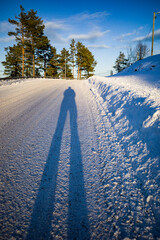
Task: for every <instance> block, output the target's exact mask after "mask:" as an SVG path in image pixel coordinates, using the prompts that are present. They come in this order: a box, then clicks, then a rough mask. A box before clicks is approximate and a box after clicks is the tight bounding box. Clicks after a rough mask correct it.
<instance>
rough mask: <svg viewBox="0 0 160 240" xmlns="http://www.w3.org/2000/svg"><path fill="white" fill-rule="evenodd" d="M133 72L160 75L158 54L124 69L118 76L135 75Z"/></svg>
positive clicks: (159, 55) (159, 57)
mask: <svg viewBox="0 0 160 240" xmlns="http://www.w3.org/2000/svg"><path fill="white" fill-rule="evenodd" d="M135 72H138V73H140V72H143V73H144V72H145V73H148V72H149V73H155V72H158V73H160V54H158V55H154V56H151V57H147V58H144V59H143V60H141V61H137V62H135V63H134V64H132V65H131V66H130V67H128V68H126V69H124V70H123V71H122V72H121V73H119V75H121V74H122V73H123V74H128V73H135Z"/></svg>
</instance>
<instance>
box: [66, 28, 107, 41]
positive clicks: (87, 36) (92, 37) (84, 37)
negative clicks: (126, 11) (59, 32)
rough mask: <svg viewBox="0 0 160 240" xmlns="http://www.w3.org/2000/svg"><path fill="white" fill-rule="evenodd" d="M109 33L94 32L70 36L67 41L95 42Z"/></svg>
mask: <svg viewBox="0 0 160 240" xmlns="http://www.w3.org/2000/svg"><path fill="white" fill-rule="evenodd" d="M108 32H110V30H106V31H104V32H100V31H96V32H90V33H88V34H71V35H70V36H69V37H68V39H73V38H74V39H75V40H95V39H97V38H100V37H102V36H104V35H105V34H106V33H108Z"/></svg>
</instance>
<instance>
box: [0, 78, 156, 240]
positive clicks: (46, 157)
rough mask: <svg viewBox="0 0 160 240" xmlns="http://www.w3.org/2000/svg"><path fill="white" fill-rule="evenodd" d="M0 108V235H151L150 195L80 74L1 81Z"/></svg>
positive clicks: (36, 238) (34, 239)
mask: <svg viewBox="0 0 160 240" xmlns="http://www.w3.org/2000/svg"><path fill="white" fill-rule="evenodd" d="M0 108H1V110H0V136H1V137H0V152H1V198H0V200H1V233H0V239H3V240H8V239H12V240H15V239H27V240H42V239H44V240H46V239H69V240H72V239H79V240H83V239H125V238H126V239H133V238H134V239H158V238H157V236H158V222H157V221H158V220H157V218H156V215H155V213H154V211H153V209H152V208H151V206H150V204H149V202H150V199H149V198H148V199H147V201H146V197H145V193H144V191H143V189H142V187H141V183H140V181H139V179H137V177H136V176H135V174H134V171H133V170H134V166H133V165H132V163H131V162H130V160H129V159H128V158H127V155H126V152H125V150H124V148H123V146H122V143H121V139H118V137H117V135H116V131H115V129H114V125H113V124H112V123H111V122H110V120H109V117H108V116H107V115H106V114H104V113H103V111H102V109H101V105H100V104H99V103H98V102H97V101H96V99H95V98H94V95H93V93H92V91H91V89H90V88H89V87H88V85H87V84H86V82H85V81H71V80H70V81H64V80H41V79H36V80H27V81H24V82H21V83H14V84H12V85H7V86H4V87H1V88H0ZM126 163H127V164H126Z"/></svg>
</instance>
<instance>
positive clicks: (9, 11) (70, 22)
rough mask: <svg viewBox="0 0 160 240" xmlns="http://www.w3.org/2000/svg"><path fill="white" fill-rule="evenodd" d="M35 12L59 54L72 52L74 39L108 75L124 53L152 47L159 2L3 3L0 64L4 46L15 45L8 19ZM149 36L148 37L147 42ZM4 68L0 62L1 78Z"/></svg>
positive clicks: (159, 33)
mask: <svg viewBox="0 0 160 240" xmlns="http://www.w3.org/2000/svg"><path fill="white" fill-rule="evenodd" d="M20 5H22V6H23V7H24V8H25V11H28V10H30V9H34V10H36V11H37V15H38V16H39V17H41V18H42V19H43V21H44V24H45V26H46V28H45V35H47V36H48V38H49V40H50V42H51V44H52V45H53V46H55V47H56V49H57V52H58V53H60V51H61V50H62V48H63V47H66V48H67V49H69V44H70V41H71V39H72V38H74V39H75V40H76V41H81V42H82V43H83V44H84V45H85V46H87V47H88V48H89V49H90V51H91V52H92V53H93V54H94V56H95V59H96V61H97V66H96V69H95V74H96V75H100V76H106V75H109V74H110V70H112V69H113V65H114V62H115V60H116V58H117V57H118V55H119V52H120V51H122V52H124V53H125V55H126V56H127V51H128V50H127V49H128V48H129V47H132V48H134V47H135V45H136V44H137V42H138V41H139V40H141V41H142V42H143V43H145V44H147V46H148V48H149V50H150V48H151V29H152V22H153V12H159V11H160V0H139V1H137V0H134V1H129V0H128V1H118V0H114V1H111V0H109V1H108V0H96V1H93V0H92V1H91V0H81V1H69V0H68V1H63V0H61V1H53V0H49V1H48V0H46V1H44V0H43V1H42V0H39V1H37V0H32V1H31V0H27V1H26V0H21V1H20V0H14V1H12V0H9V1H7V0H5V1H4V0H1V14H0V62H1V61H3V60H5V51H4V47H7V46H12V45H13V43H14V39H13V37H9V36H8V35H7V33H8V31H10V30H11V29H12V26H11V24H9V23H8V18H11V19H14V17H15V15H18V14H19V13H20V8H19V6H20ZM146 36H148V38H147V39H146ZM158 53H160V14H159V15H157V18H156V22H155V43H154V54H158ZM2 74H3V67H2V64H1V63H0V76H2Z"/></svg>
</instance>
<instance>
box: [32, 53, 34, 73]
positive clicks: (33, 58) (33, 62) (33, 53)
mask: <svg viewBox="0 0 160 240" xmlns="http://www.w3.org/2000/svg"><path fill="white" fill-rule="evenodd" d="M32 59H33V77H35V57H34V53H33V56H32Z"/></svg>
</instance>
